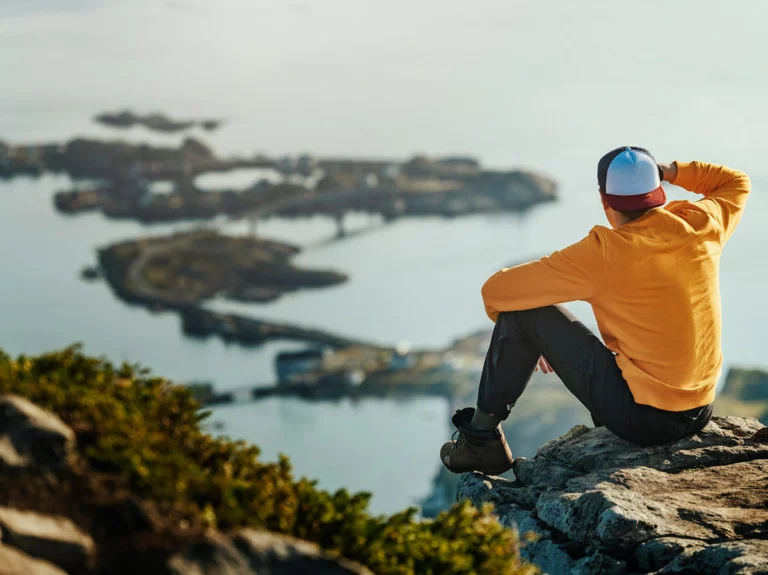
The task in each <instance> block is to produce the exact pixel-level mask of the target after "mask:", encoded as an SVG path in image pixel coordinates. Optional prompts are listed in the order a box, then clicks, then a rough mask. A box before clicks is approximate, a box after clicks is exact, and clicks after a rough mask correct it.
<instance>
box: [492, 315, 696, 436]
mask: <svg viewBox="0 0 768 575" xmlns="http://www.w3.org/2000/svg"><path fill="white" fill-rule="evenodd" d="M541 355H543V356H544V357H545V358H546V359H547V361H548V362H549V363H550V365H551V366H552V368H553V369H554V370H555V373H556V374H557V375H558V376H559V377H560V379H561V380H562V381H563V383H564V384H565V385H566V387H567V388H568V389H569V390H570V391H571V393H573V395H575V396H576V398H577V399H578V400H579V401H580V402H581V403H582V404H583V405H584V406H585V407H586V408H587V409H588V410H589V412H590V413H591V414H592V419H593V421H594V422H595V424H596V425H597V424H602V425H605V426H606V427H608V429H610V430H611V431H613V432H614V433H615V434H616V435H619V436H620V437H623V438H625V439H628V440H629V441H632V442H634V443H638V444H641V445H652V444H656V443H664V442H666V441H672V440H674V439H679V438H680V437H683V436H685V435H687V434H689V433H694V432H696V431H698V430H699V429H701V427H703V425H705V424H706V422H707V421H708V420H709V417H708V416H705V415H706V414H704V413H703V412H702V410H703V409H704V408H698V409H697V410H691V411H690V412H682V413H677V412H669V411H664V410H660V409H657V408H654V407H651V406H648V405H639V404H637V403H635V400H634V398H633V396H632V392H631V391H630V389H629V386H628V385H627V383H626V381H625V380H624V378H623V376H622V374H621V370H620V369H619V367H618V365H617V364H616V359H615V357H614V355H613V353H612V352H611V351H610V350H609V349H608V348H606V347H605V346H604V345H603V343H602V342H601V341H600V340H599V339H598V338H597V336H595V334H593V333H592V332H591V331H590V330H589V329H588V328H587V327H586V326H585V325H584V324H583V323H581V322H580V321H578V320H577V319H576V317H574V316H573V315H572V314H571V313H570V312H568V310H566V309H565V308H563V307H561V306H548V307H543V308H536V309H531V310H524V311H517V312H505V313H502V314H500V315H499V318H498V320H497V322H496V326H495V328H494V331H493V336H492V338H491V344H490V346H489V349H488V354H487V355H486V360H485V365H484V367H483V374H482V377H481V381H480V390H479V393H478V407H479V408H480V409H481V410H482V411H484V412H486V413H491V414H493V415H495V416H496V417H499V418H501V419H506V417H508V415H509V413H510V410H511V408H512V406H514V404H515V402H516V401H517V399H518V398H519V397H520V395H522V393H523V392H524V391H525V388H526V386H527V385H528V381H529V380H530V378H531V375H532V374H533V371H534V369H535V367H536V362H537V361H538V358H539V356H541ZM710 414H711V408H710ZM702 422H703V423H702ZM696 427H698V429H696Z"/></svg>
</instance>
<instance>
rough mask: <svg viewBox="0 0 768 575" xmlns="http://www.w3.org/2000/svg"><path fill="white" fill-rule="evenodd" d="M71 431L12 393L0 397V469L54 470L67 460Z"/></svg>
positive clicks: (71, 445) (71, 447)
mask: <svg viewBox="0 0 768 575" xmlns="http://www.w3.org/2000/svg"><path fill="white" fill-rule="evenodd" d="M74 450H75V434H74V432H73V431H72V430H71V429H70V428H69V427H67V426H66V425H65V424H64V423H63V422H62V421H61V420H60V419H59V418H58V417H56V416H55V415H53V414H52V413H50V412H48V411H45V410H43V409H40V408H39V407H37V406H36V405H34V404H33V403H31V402H29V401H27V400H26V399H23V398H21V397H17V396H14V395H3V396H0V469H1V468H3V467H15V468H30V467H42V468H49V469H56V468H61V467H65V466H67V465H68V464H69V462H70V461H71V457H72V455H73V453H74Z"/></svg>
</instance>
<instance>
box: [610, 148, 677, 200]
mask: <svg viewBox="0 0 768 575" xmlns="http://www.w3.org/2000/svg"><path fill="white" fill-rule="evenodd" d="M661 179H662V171H661V168H660V167H659V165H658V164H657V163H656V160H655V159H654V157H653V155H652V154H651V153H650V152H649V151H648V150H646V149H645V148H638V147H636V146H625V147H622V148H616V149H615V150H611V151H610V152H608V153H607V154H606V155H604V156H603V157H602V158H600V161H599V162H598V163H597V182H598V184H599V186H600V193H601V194H602V195H603V197H604V198H605V201H606V202H607V203H608V205H609V206H610V207H612V208H613V209H614V210H618V211H621V212H631V211H635V210H643V209H646V208H655V207H658V206H662V205H664V203H665V202H666V201H667V195H666V194H665V193H664V188H662V187H661Z"/></svg>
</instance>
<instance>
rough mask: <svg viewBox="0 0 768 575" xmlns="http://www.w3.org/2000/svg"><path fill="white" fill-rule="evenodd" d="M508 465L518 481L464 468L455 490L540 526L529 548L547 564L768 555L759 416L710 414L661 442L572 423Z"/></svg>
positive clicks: (575, 566)
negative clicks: (687, 432)
mask: <svg viewBox="0 0 768 575" xmlns="http://www.w3.org/2000/svg"><path fill="white" fill-rule="evenodd" d="M513 470H514V473H515V477H516V480H515V481H509V480H506V479H502V478H497V477H486V476H484V475H482V474H479V473H472V474H465V475H464V476H463V477H462V478H461V481H460V482H459V487H458V498H459V499H469V500H470V501H472V502H473V503H474V504H476V505H479V504H481V503H485V502H490V503H493V504H494V506H495V507H496V513H497V514H498V515H499V518H500V520H501V521H502V523H504V524H506V525H513V524H514V525H518V526H520V527H521V531H523V527H522V526H523V525H525V526H527V527H529V529H528V530H530V531H533V532H534V533H537V534H538V535H539V536H540V540H539V541H538V542H537V543H536V544H533V545H530V546H529V547H528V549H527V550H525V551H524V553H525V555H526V556H527V557H528V558H529V559H530V560H531V561H532V562H534V563H536V564H538V565H540V566H541V567H542V568H543V569H544V570H546V571H547V572H549V573H551V574H552V575H555V574H556V573H560V572H562V573H570V572H573V573H577V572H578V573H626V572H627V569H628V565H632V566H633V569H634V568H635V566H637V567H639V568H640V569H642V570H643V572H646V573H649V572H656V571H658V570H660V569H662V572H666V571H663V569H667V568H669V569H672V568H674V569H679V570H680V571H679V572H684V570H685V569H689V571H688V572H691V573H692V572H694V571H691V569H693V567H686V565H698V563H700V562H701V561H705V560H706V561H709V562H710V563H713V564H714V563H716V562H717V561H720V565H721V567H720V569H722V570H721V571H718V572H722V573H730V572H731V571H729V570H728V569H731V568H733V569H736V568H737V567H738V569H742V570H737V571H733V572H734V573H742V572H744V573H748V572H750V573H751V571H743V569H747V568H751V567H741V566H740V565H742V564H744V565H750V563H749V562H750V561H751V562H752V563H754V564H755V565H759V564H761V562H762V563H764V564H766V565H768V551H766V549H765V545H764V541H763V540H765V539H768V505H766V501H768V434H766V432H765V428H763V426H762V425H761V424H760V423H759V422H758V421H757V420H755V419H751V418H739V417H725V418H723V417H715V418H713V419H712V421H711V422H710V424H709V425H707V427H706V428H705V429H704V430H702V431H701V432H700V433H698V434H696V435H693V436H691V437H688V438H685V439H682V440H680V441H677V442H674V443H670V444H666V445H661V446H655V447H638V446H635V445H633V444H631V443H629V442H626V441H624V440H622V439H619V438H618V437H616V436H615V435H613V434H612V433H611V432H610V431H608V430H607V429H605V428H598V429H590V428H587V427H584V426H577V427H575V428H573V429H572V430H571V431H569V432H568V433H567V434H565V435H564V436H562V437H559V438H557V439H555V440H553V441H550V442H549V443H547V444H545V445H543V446H542V447H541V448H540V449H539V450H538V452H537V454H536V456H535V457H533V458H532V459H522V458H521V459H517V460H515V465H514V467H513ZM553 545H554V546H556V547H558V548H560V550H562V551H563V552H564V553H568V555H569V557H570V558H571V562H570V563H569V562H568V561H567V560H566V558H565V556H564V555H562V554H558V553H557V551H555V550H554V549H553ZM573 558H578V559H573ZM686 562H687V563H686ZM665 566H667V567H665ZM669 572H677V571H669ZM713 572H714V571H713Z"/></svg>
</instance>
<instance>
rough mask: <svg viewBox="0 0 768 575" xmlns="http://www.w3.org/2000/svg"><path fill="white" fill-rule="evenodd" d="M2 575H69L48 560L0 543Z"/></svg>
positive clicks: (0, 570) (0, 568) (0, 572)
mask: <svg viewBox="0 0 768 575" xmlns="http://www.w3.org/2000/svg"><path fill="white" fill-rule="evenodd" d="M0 575H67V574H66V572H64V571H62V570H61V569H59V568H58V567H55V566H53V565H51V564H50V563H48V562H46V561H40V560H39V559H33V558H32V557H29V556H28V555H24V553H22V552H21V551H18V550H17V549H12V548H11V547H8V546H6V545H0Z"/></svg>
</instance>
